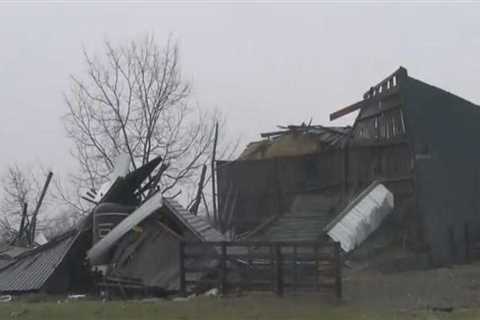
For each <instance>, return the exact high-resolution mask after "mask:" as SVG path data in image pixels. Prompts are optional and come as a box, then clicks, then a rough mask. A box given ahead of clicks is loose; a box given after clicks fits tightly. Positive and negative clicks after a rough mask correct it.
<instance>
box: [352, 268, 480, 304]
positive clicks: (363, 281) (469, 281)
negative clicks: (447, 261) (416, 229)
mask: <svg viewBox="0 0 480 320" xmlns="http://www.w3.org/2000/svg"><path fill="white" fill-rule="evenodd" d="M343 283H344V302H345V303H346V304H348V305H355V306H367V307H369V308H377V307H381V306H383V307H388V308H394V309H430V308H433V307H440V308H445V307H453V308H475V307H477V308H478V307H480V262H477V263H474V264H468V265H460V266H454V267H451V268H439V269H432V270H427V271H408V272H399V273H391V274H381V273H379V272H373V271H360V272H356V273H350V274H349V273H348V272H347V273H345V276H344V282H343Z"/></svg>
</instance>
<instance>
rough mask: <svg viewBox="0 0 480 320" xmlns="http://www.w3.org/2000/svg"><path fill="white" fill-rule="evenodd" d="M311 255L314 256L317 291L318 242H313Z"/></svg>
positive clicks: (316, 286)
mask: <svg viewBox="0 0 480 320" xmlns="http://www.w3.org/2000/svg"><path fill="white" fill-rule="evenodd" d="M313 252H314V253H313V255H314V256H315V258H314V259H315V290H317V291H319V290H320V284H319V276H318V273H319V270H318V268H319V265H318V242H315V245H314V247H313Z"/></svg>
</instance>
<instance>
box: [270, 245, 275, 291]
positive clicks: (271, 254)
mask: <svg viewBox="0 0 480 320" xmlns="http://www.w3.org/2000/svg"><path fill="white" fill-rule="evenodd" d="M269 249H270V271H271V273H270V274H271V280H272V292H275V291H276V288H275V287H276V284H275V255H274V250H273V245H271V244H270V246H269Z"/></svg>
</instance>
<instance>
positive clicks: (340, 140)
mask: <svg viewBox="0 0 480 320" xmlns="http://www.w3.org/2000/svg"><path fill="white" fill-rule="evenodd" d="M279 128H280V129H281V130H279V131H273V132H266V133H262V134H261V135H260V136H261V137H262V138H264V139H263V140H260V141H255V142H251V143H249V144H248V145H247V147H246V148H245V150H244V151H243V152H242V154H241V155H240V156H239V158H238V160H259V159H271V158H278V157H285V156H300V155H306V154H313V153H318V152H321V151H323V150H328V149H331V148H341V147H343V145H344V144H345V142H346V141H347V139H348V136H349V134H350V131H351V127H326V126H321V125H311V124H308V125H307V124H305V123H303V124H301V125H299V126H297V125H289V126H286V127H284V126H279Z"/></svg>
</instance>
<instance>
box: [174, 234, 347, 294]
mask: <svg viewBox="0 0 480 320" xmlns="http://www.w3.org/2000/svg"><path fill="white" fill-rule="evenodd" d="M179 258H180V261H179V266H180V291H181V293H182V294H186V293H187V292H189V291H192V290H193V291H194V290H195V289H198V290H200V289H202V288H203V289H208V288H211V287H216V288H218V289H219V290H220V293H221V294H222V295H225V294H227V293H228V292H229V291H230V292H231V291H234V290H241V291H250V290H253V291H265V290H271V291H273V292H275V293H276V294H277V295H279V296H282V295H283V294H284V293H285V292H291V291H294V292H295V291H297V292H298V291H300V292H305V291H330V292H331V293H333V294H334V295H335V296H336V297H337V298H338V299H340V298H341V297H342V275H341V269H342V263H341V256H340V246H339V243H338V242H318V241H317V242H298V241H297V242H258V241H254V242H250V241H239V242H181V243H180V254H179Z"/></svg>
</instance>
